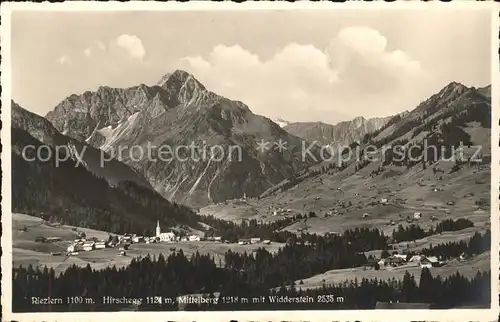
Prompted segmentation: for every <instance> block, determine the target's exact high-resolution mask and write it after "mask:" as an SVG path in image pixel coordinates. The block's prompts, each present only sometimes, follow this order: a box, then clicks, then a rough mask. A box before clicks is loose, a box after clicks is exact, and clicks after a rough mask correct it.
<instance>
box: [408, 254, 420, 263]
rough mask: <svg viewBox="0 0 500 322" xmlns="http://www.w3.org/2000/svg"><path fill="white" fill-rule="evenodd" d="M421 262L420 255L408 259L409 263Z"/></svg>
mask: <svg viewBox="0 0 500 322" xmlns="http://www.w3.org/2000/svg"><path fill="white" fill-rule="evenodd" d="M421 260H422V256H421V255H414V256H412V257H411V258H410V262H416V263H420V261H421Z"/></svg>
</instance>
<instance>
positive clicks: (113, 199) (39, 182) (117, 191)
mask: <svg viewBox="0 0 500 322" xmlns="http://www.w3.org/2000/svg"><path fill="white" fill-rule="evenodd" d="M38 134H39V135H40V136H44V135H46V134H43V133H41V132H38ZM28 145H32V146H33V147H35V148H38V147H40V146H42V145H45V144H44V143H42V142H40V141H39V140H37V139H36V138H34V137H33V136H32V135H31V134H30V133H28V132H27V131H25V130H23V129H20V128H12V156H11V157H12V211H13V212H19V213H26V214H31V215H34V216H38V217H43V216H44V215H47V216H51V217H53V218H54V217H55V218H57V220H58V221H62V222H64V223H65V224H70V225H75V226H79V227H89V228H94V229H99V230H104V231H109V232H114V233H124V232H135V233H138V234H143V233H147V234H149V235H151V234H153V233H154V232H153V230H154V227H156V221H157V220H160V223H161V224H162V226H163V227H165V228H167V227H179V226H183V227H185V228H188V227H192V228H195V229H200V228H201V226H200V224H199V223H198V218H199V217H198V216H197V215H196V214H195V213H193V212H192V211H191V210H189V209H188V208H186V207H184V206H179V205H175V204H171V203H170V202H168V201H166V200H165V199H164V198H163V197H161V196H160V195H159V194H158V193H156V192H154V191H153V190H151V189H148V188H145V187H141V186H139V185H137V184H136V183H133V182H129V181H121V182H119V183H118V184H117V185H116V186H114V187H112V186H110V185H109V184H108V182H106V180H104V179H102V178H99V177H97V176H95V175H93V174H92V173H91V172H89V171H88V170H87V168H85V167H84V166H76V163H75V161H73V160H71V159H69V160H68V161H64V162H62V163H61V164H60V165H59V166H58V167H56V166H55V164H54V162H43V161H40V160H39V159H37V158H36V157H35V156H36V152H34V150H31V149H29V150H27V151H25V152H26V156H27V157H28V158H33V161H27V159H25V158H24V157H23V156H22V153H23V149H24V147H26V146H28ZM42 151H43V152H42V156H43V157H46V156H47V154H48V153H49V152H48V151H49V150H47V149H43V150H42ZM50 153H53V154H55V153H56V151H55V150H54V149H52V148H50Z"/></svg>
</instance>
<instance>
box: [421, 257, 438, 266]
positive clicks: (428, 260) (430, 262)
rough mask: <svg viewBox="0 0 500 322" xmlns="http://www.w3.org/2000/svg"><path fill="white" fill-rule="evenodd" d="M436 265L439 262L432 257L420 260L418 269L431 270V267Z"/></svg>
mask: <svg viewBox="0 0 500 322" xmlns="http://www.w3.org/2000/svg"><path fill="white" fill-rule="evenodd" d="M437 264H439V260H438V259H437V257H434V256H431V257H425V258H422V259H421V260H420V267H422V268H424V267H427V268H431V267H432V266H436V265H437Z"/></svg>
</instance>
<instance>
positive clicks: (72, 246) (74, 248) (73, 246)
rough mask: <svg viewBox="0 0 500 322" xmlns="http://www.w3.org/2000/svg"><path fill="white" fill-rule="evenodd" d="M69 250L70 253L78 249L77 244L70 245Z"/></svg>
mask: <svg viewBox="0 0 500 322" xmlns="http://www.w3.org/2000/svg"><path fill="white" fill-rule="evenodd" d="M67 251H68V253H73V252H75V251H76V245H75V244H71V245H69V246H68V249H67Z"/></svg>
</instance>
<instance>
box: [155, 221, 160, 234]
mask: <svg viewBox="0 0 500 322" xmlns="http://www.w3.org/2000/svg"><path fill="white" fill-rule="evenodd" d="M160 234H161V229H160V221H159V220H158V221H157V222H156V237H160Z"/></svg>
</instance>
